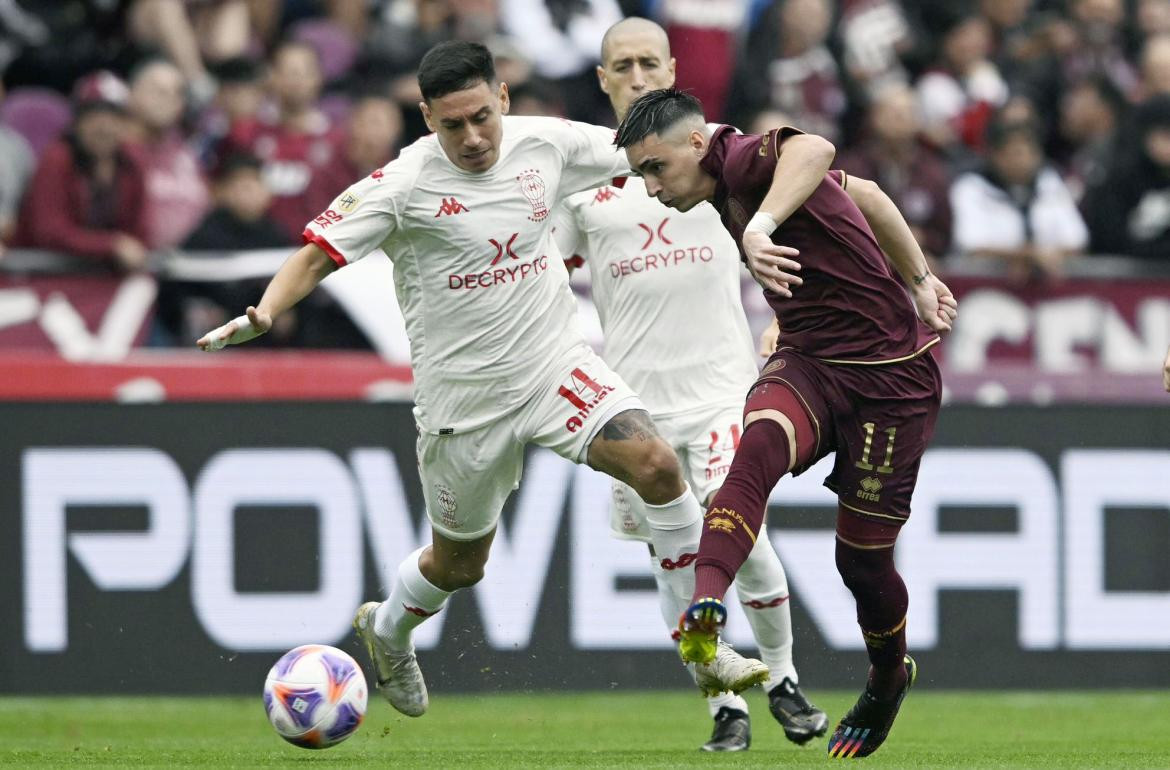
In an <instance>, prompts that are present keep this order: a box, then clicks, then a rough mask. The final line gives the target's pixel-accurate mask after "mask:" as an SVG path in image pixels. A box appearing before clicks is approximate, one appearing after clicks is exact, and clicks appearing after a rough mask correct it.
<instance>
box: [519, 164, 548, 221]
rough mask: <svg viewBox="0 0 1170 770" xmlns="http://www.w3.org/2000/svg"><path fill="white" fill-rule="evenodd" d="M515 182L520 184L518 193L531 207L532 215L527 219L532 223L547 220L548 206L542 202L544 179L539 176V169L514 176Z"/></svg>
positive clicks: (544, 188)
mask: <svg viewBox="0 0 1170 770" xmlns="http://www.w3.org/2000/svg"><path fill="white" fill-rule="evenodd" d="M516 181H517V182H519V183H520V192H521V193H522V194H523V195H524V198H525V200H527V201H528V203H529V204H531V205H532V214H531V216H529V217H528V218H529V219H531V220H532V221H533V222H543V221H544V220H545V219H547V218H548V206H547V205H546V204H545V202H544V194H545V190H546V189H547V188H546V187H545V184H544V178H543V177H542V176H541V175H540V169H535V168H529V169H525V170H524V171H521V172H520V173H519V174H517V175H516Z"/></svg>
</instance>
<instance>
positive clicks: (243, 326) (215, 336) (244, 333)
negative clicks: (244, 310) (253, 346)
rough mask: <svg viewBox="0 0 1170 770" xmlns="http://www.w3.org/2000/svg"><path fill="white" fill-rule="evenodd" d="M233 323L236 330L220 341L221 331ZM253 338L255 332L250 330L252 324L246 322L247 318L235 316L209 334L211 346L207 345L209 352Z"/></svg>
mask: <svg viewBox="0 0 1170 770" xmlns="http://www.w3.org/2000/svg"><path fill="white" fill-rule="evenodd" d="M233 322H234V323H235V324H236V330H235V331H234V332H232V333H231V334H229V335H227V336H226V337H224V338H222V339H221V338H220V337H221V332H222V330H223V329H225V328H227V327H228V326H230V325H231V324H232V323H233ZM255 336H257V335H256V331H255V329H253V328H252V322H251V321H249V320H248V316H246V315H242V316H237V317H236V318H233V319H232V320H231V321H228V322H227V323H226V324H224V325H223V326H221V327H219V328H218V329H216V330H215V331H213V332H212V333H211V344H210V345H208V348H210V349H211V350H222V349H223V347H224V346H225V345H235V344H237V343H240V342H247V341H248V340H250V339H252V338H253V337H255Z"/></svg>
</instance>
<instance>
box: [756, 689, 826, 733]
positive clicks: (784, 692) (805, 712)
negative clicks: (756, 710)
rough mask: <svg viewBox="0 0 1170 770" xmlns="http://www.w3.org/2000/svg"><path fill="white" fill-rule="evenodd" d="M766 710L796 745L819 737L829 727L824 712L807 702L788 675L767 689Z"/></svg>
mask: <svg viewBox="0 0 1170 770" xmlns="http://www.w3.org/2000/svg"><path fill="white" fill-rule="evenodd" d="M768 710H769V711H771V712H772V716H774V717H776V721H777V722H779V723H780V726H781V727H783V728H784V735H785V737H787V738H788V740H790V741H792V742H793V743H795V744H796V745H798V746H803V745H804V744H806V743H808V742H809V741H811V740H812V739H813V738H819V737H821V736H822V735H824V734H825V732H826V731H827V730H828V729H829V718H828V717H827V716H825V712H823V711H821V710H820V709H819V708H817V707H816V706H814V705H813V704H812V703H809V700H808V698H806V697H804V693H803V692H801V691H800V686H799V685H797V684H796V682H793V681H792V680H791V679H790V678H789V677H784V680H783V681H781V682H780V684H778V685H776V686H775V687H773V688H772V689H771V690H769V691H768Z"/></svg>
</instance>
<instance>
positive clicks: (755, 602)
mask: <svg viewBox="0 0 1170 770" xmlns="http://www.w3.org/2000/svg"><path fill="white" fill-rule="evenodd" d="M786 601H788V596H787V594H786V595H784V596H777V597H776V598H775V599H773V600H772V601H770V602H765V601H761V600H759V599H752V600H751V601H750V602H740V603H741V604H742V605H743V606H745V607H751V608H752V609H753V610H766V609H769V608H770V607H779V606H780V605H781V604H783V603H784V602H786Z"/></svg>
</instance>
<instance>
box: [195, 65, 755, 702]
mask: <svg viewBox="0 0 1170 770" xmlns="http://www.w3.org/2000/svg"><path fill="white" fill-rule="evenodd" d="M418 77H419V86H420V89H421V91H422V94H423V98H424V101H423V102H422V103H421V104H420V108H421V110H422V113H423V116H424V118H425V119H426V122H427V126H428V127H429V128H430V129H431V130H432V131H434V132H435V133H434V134H433V135H431V136H427V137H425V138H423V139H420V140H419V141H418V142H416V143H415V144H413V145H411V146H410V147H409V148H407V149H406V150H404V151H403V153H402V155H401V157H399V158H398V159H397V160H395V161H393V162H391V163H389V164H387V165H386V166H385V167H384V168H382V169H380V170H378V171H375V172H374V173H373V174H372V175H370V177H368V178H366V179H363V180H361V181H359V182H357V183H355V184H354V185H353V186H351V187H350V188H349V189H348V190H346V191H345V192H343V193H342V194H341V195H340V196H338V197H337V199H336V200H335V201H334V202H333V204H332V205H331V206H330V207H329V208H328V209H327V210H326V211H325V212H323V213H322V214H321V215H320V216H319V217H317V218H316V219H315V220H313V221H312V222H310V223H309V225H308V227H307V228H306V230H305V240H306V242H307V243H306V245H305V246H304V247H303V248H302V249H301V250H299V251H298V252H296V253H295V254H293V256H292V257H290V258H289V260H288V261H287V262H286V263H285V264H284V265H283V266H282V267H281V269H280V270H279V271H278V272H277V274H276V276H274V277H273V279H272V282H271V283H270V284H269V286H268V288H267V289H266V290H265V292H264V296H263V297H262V298H261V300H260V303H259V305H258V306H257V307H249V308H248V309H247V311H246V315H245V316H241V317H240V318H237V319H235V320H233V321H231V322H229V323H227V324H225V325H224V326H222V327H220V328H219V329H216V330H214V331H212V332H210V333H208V334H207V335H205V336H204V337H203V338H202V339H200V340H199V342H198V344H199V346H200V347H201V348H203V349H205V350H213V349H217V348H221V347H223V346H224V345H225V344H235V343H239V342H244V341H247V340H249V339H251V338H253V337H255V336H256V335H258V334H261V333H264V332H265V331H267V330H268V329H269V328H270V327H271V325H272V320H273V318H275V317H276V316H279V315H280V314H281V313H283V312H284V311H286V310H288V309H289V308H290V307H292V306H293V305H294V304H296V302H298V301H299V300H301V299H302V298H303V297H304V296H305V295H307V294H308V293H309V292H310V291H312V289H313V288H314V287H315V286H316V285H317V283H318V282H320V281H321V279H322V278H324V277H325V276H326V275H328V274H329V273H331V272H332V271H333V270H335V269H337V268H338V267H340V266H344V265H346V264H348V263H350V262H354V261H356V260H359V259H362V258H363V257H365V256H367V255H369V254H372V253H373V254H376V253H377V252H378V250H379V249H380V250H381V251H382V252H385V253H386V254H387V255H388V256H389V257H390V259H391V260H393V262H394V267H395V270H394V281H395V287H394V288H395V291H396V293H397V297H398V302H399V306H400V307H401V308H402V312H403V315H404V316H405V319H406V328H407V332H408V334H409V337H410V343H411V357H412V364H413V366H414V373H415V401H416V407H415V418H416V421H417V423H418V429H419V439H418V459H419V475H420V477H421V481H422V487H423V492H424V495H425V498H426V508H427V515H428V517H429V518H430V521H431V529H432V542H431V545H430V546H427V547H425V548H420V549H419V550H418V551H416V552H415V553H413V554H411V555H410V556H409V557H407V559H405V560H404V561H403V562H402V564H401V565H400V567H399V569H398V573H397V579H396V580H395V582H394V585H393V586H392V588H391V591H390V595H389V598H388V599H387V600H386V601H385V602H381V603H378V602H368V603H366V604H364V605H362V606H361V607H360V608H359V610H358V613H357V616H356V618H355V621H354V625H355V627H356V629H357V632H358V636H359V637H360V638H361V639H362V641H363V642H364V643H365V644H366V647H367V649H368V650H369V653H370V656H371V658H372V660H373V663H374V666H375V669H376V672H377V678H378V684H379V689H380V690H381V691H382V694H383V695H384V696H385V697H386V699H387V700H389V701H390V703H391V704H392V705H393V706H394V707H395V708H397V709H398V710H399V711H401V712H403V713H404V714H408V715H410V716H419V715H421V714H422V713H423V712H425V711H426V708H427V705H428V702H429V701H428V696H427V691H426V685H425V683H424V681H423V678H422V673H421V671H420V669H419V667H418V662H417V659H416V658H415V654H414V646H413V644H412V643H411V632H412V630H413V629H414V628H415V627H417V626H418V625H419V624H420V623H422V622H423V621H424V620H425V619H426V618H427V617H429V616H431V615H434V614H435V613H437V612H439V610H441V609H442V608H443V606H444V605H445V604H446V601H447V599H448V597H449V596H450V595H451V593H452V592H453V591H455V590H458V589H460V588H466V587H468V586H471V585H474V584H475V583H476V582H478V581H479V580H480V579H481V578H482V576H483V568H484V564H485V563H486V561H487V557H488V551H489V549H490V547H491V542H492V538H493V536H494V534H495V528H496V524H497V522H498V520H499V516H500V511H501V508H502V506H503V504H504V501H505V499H506V498H507V496H508V495H509V493H511V491H512V490H513V489H515V488H516V487H517V485H518V484H519V481H520V473H521V468H522V462H523V453H524V446H525V445H526V444H529V443H535V444H538V445H540V446H544V447H548V448H550V449H553V450H554V451H556V452H557V453H559V454H561V455H562V456H564V457H566V458H568V459H570V460H573V461H575V462H587V463H588V464H589V465H590V466H591V467H593V468H596V469H598V470H600V471H603V472H605V473H608V474H609V475H611V476H613V477H615V478H618V479H621V480H622V481H623V482H625V483H627V484H629V485H630V486H631V487H632V488H633V489H634V490H635V492H636V496H638V497H639V498H640V499H641V500H642V501H644V503H645V507H646V510H647V522H648V525H649V531H650V538H651V541H652V542H653V544H654V547H655V549H656V550H657V551H658V552H659V553H660V554H662V555H663V556H664V557H665V558H671V559H673V560H674V561H676V562H678V563H679V565H680V567H679V569H676V570H673V571H672V572H671V576H670V585H671V590H672V593H673V594H674V595H676V596H677V597H679V601H681V602H682V603H683V606H686V603H687V602H688V601H689V599H690V595H691V592H692V591H693V588H694V568H693V566H691V564H692V562H693V560H694V553H695V552H696V551H697V550H698V541H699V535H700V533H701V528H702V511H701V510H700V508H699V504H698V501H697V500H696V499H695V496H694V494H693V493H692V492H691V490H690V488H689V487H688V486H687V485H686V483H685V482H684V481H683V477H682V473H681V470H680V468H679V465H678V461H677V459H676V457H675V455H674V452H673V450H672V449H671V448H670V445H669V444H668V443H666V442H665V441H664V440H663V439H662V438H661V437H659V436H658V434H657V432H656V430H655V428H654V424H653V423H652V422H651V420H650V418H649V415H647V413H646V412H645V410H644V408H643V406H642V404H641V402H640V401H639V399H638V397H637V396H636V395H635V394H634V391H633V390H631V389H630V387H629V386H628V385H627V384H626V383H625V382H624V381H623V380H622V379H621V378H620V377H619V376H617V375H616V374H615V373H614V372H613V371H612V370H611V369H610V368H609V367H608V366H606V364H605V363H604V362H602V361H601V359H600V358H598V357H597V356H596V355H595V354H594V353H593V351H592V350H590V349H589V347H588V346H587V345H586V344H585V342H584V339H583V337H582V334H581V332H580V331H579V329H578V328H577V323H576V315H575V310H576V309H575V305H574V301H573V297H572V293H571V291H570V289H569V286H568V274H567V273H566V271H565V269H564V266H563V263H562V261H561V258H560V255H559V253H558V252H557V251H556V247H555V244H553V242H552V238H551V235H550V229H551V228H550V210H551V207H552V206H553V205H554V204H555V203H556V202H557V201H558V200H560V199H562V198H563V197H565V196H567V195H569V194H571V193H573V192H577V191H579V190H582V189H587V188H592V187H596V186H598V185H599V184H601V183H602V182H603V181H605V180H608V179H610V178H612V177H613V176H615V175H618V174H624V173H627V171H628V166H627V164H626V160H625V156H624V154H623V153H620V152H617V151H616V150H615V149H614V147H613V146H612V141H613V131H612V130H611V129H604V128H600V127H597V126H589V125H585V124H580V123H571V122H569V121H565V120H559V119H554V118H508V117H504V114H505V113H506V112H507V108H508V90H507V86H506V84H503V83H499V82H498V81H497V80H496V78H495V68H494V64H493V62H492V58H491V54H490V53H488V51H487V49H486V48H485V47H484V46H482V45H479V44H475V43H466V42H448V43H441V44H439V45H437V46H435V47H434V48H433V49H431V51H429V52H428V53H427V55H426V56H425V57H424V58H423V60H422V63H421V64H420V66H419V76H418ZM375 258H377V257H375ZM387 290H389V287H387ZM326 376H327V375H326ZM700 673H701V677H700V679H699V684H700V687H702V688H704V689H707V690H721V689H729V690H733V691H739V690H742V689H744V688H746V687H749V686H752V685H754V684H757V683H759V682H761V681H763V680H764V679H765V678H766V677H767V674H768V670H767V667H766V666H765V665H764V664H763V663H761V662H759V661H755V660H749V659H746V658H743V657H742V656H740V655H738V654H737V653H735V652H734V651H732V650H730V648H726V649H723V650H721V651H720V654H719V655H718V656H717V657H716V659H715V660H714V661H713V662H712V663H711V664H710V665H709V666H706V667H704V668H703V669H702V670H701V672H700Z"/></svg>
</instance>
